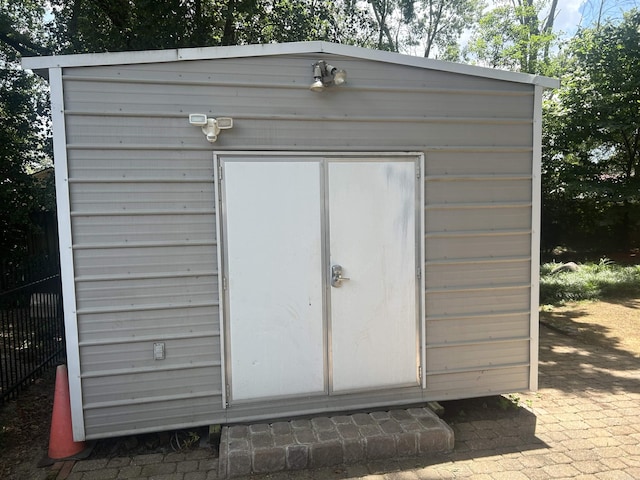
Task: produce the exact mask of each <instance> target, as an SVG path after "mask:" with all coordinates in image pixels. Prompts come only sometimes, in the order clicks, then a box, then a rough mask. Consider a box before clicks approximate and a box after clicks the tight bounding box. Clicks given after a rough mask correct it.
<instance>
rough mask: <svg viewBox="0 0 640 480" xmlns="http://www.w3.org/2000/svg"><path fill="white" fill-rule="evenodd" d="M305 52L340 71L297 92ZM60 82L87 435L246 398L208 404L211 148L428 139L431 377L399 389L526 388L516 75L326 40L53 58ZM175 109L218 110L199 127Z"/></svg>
mask: <svg viewBox="0 0 640 480" xmlns="http://www.w3.org/2000/svg"><path fill="white" fill-rule="evenodd" d="M320 58H325V59H327V60H329V61H331V62H332V63H334V64H336V65H338V66H340V67H341V68H345V69H347V71H348V73H349V80H348V83H347V84H346V85H345V86H344V87H341V88H340V89H332V91H330V92H329V91H328V92H325V93H324V94H322V95H318V94H316V93H313V92H310V91H309V90H308V84H309V83H310V82H311V78H310V73H311V64H312V63H313V62H314V61H316V60H318V59H320ZM256 72H260V74H259V75H256ZM63 81H64V86H65V92H64V97H65V110H66V115H65V120H66V129H67V131H66V133H67V141H68V151H67V154H68V166H69V174H70V178H69V181H70V183H69V185H70V199H71V211H72V227H73V243H74V261H75V265H74V267H75V274H76V276H77V277H76V293H77V298H78V308H79V315H78V331H79V336H80V345H81V347H80V354H81V359H82V364H81V374H82V387H83V395H84V401H85V403H86V407H87V408H86V410H85V428H86V432H87V437H88V438H99V437H105V436H115V435H122V434H126V433H135V432H144V431H153V430H160V429H171V428H182V427H186V426H192V425H203V424H207V423H210V422H213V421H218V422H219V421H221V420H223V419H225V418H227V419H229V418H230V419H233V416H234V415H236V416H237V418H242V417H243V416H245V417H246V416H256V415H257V416H259V415H260V414H259V411H260V406H259V405H257V404H256V405H247V406H246V408H244V409H243V408H236V409H235V410H234V409H232V410H231V411H226V410H225V409H224V408H223V406H222V391H223V388H224V387H223V385H222V370H221V366H220V364H221V360H222V359H221V354H220V351H221V348H222V339H221V337H220V329H221V321H220V308H219V298H218V284H219V281H218V269H219V266H218V265H217V259H216V257H217V248H218V244H217V238H216V231H215V225H216V216H215V212H214V209H215V205H214V204H215V202H214V200H215V199H214V191H213V177H214V175H213V168H212V158H211V157H212V155H211V152H212V150H214V149H215V150H225V149H234V150H254V149H255V150H320V151H322V150H364V151H375V150H386V151H407V150H419V151H425V153H426V162H425V172H424V175H425V192H426V203H425V225H426V237H425V244H426V265H425V278H426V287H427V293H426V306H425V310H426V312H425V313H426V318H425V322H426V339H425V343H426V345H427V346H428V355H427V357H428V358H427V364H426V372H427V375H428V377H427V389H426V391H424V392H418V393H416V392H413V393H412V394H411V395H409V397H410V398H411V399H412V400H418V399H419V397H420V398H421V399H444V398H461V397H468V396H473V395H482V394H490V393H501V392H506V391H514V390H518V389H524V388H526V387H527V385H528V375H529V373H528V372H529V369H528V366H527V362H528V346H527V343H528V341H527V340H526V338H527V336H528V332H529V324H528V322H529V320H528V314H527V312H528V310H529V303H530V302H529V296H530V286H529V278H530V277H529V273H530V270H529V263H528V262H529V261H530V258H531V252H530V248H531V230H532V226H531V210H532V206H531V203H532V201H533V199H532V192H531V186H530V185H531V175H532V171H531V169H532V142H533V128H532V118H533V87H532V86H531V85H525V84H516V83H511V82H504V81H498V80H492V79H487V78H477V77H473V76H469V75H458V74H452V73H447V72H439V71H438V72H436V71H429V70H425V69H419V68H412V67H406V66H399V65H389V64H383V63H380V62H374V61H368V60H356V59H350V58H345V57H332V56H328V55H304V56H300V55H291V56H278V57H258V58H243V59H220V60H214V61H202V60H198V61H188V62H173V63H162V64H145V65H128V66H109V67H86V68H67V69H65V71H64V78H63ZM189 113H206V114H208V115H210V116H231V117H233V118H234V127H233V129H231V130H226V131H224V132H222V133H221V135H220V137H219V139H218V142H217V143H216V144H215V145H211V144H208V143H207V142H206V140H205V139H204V136H203V135H202V133H201V131H200V129H199V128H198V127H194V126H191V125H189V123H188V115H189ZM494 287H497V289H493V288H494ZM507 339H511V340H512V341H504V340H507ZM514 339H517V340H514ZM491 340H500V341H499V342H494V343H483V342H487V341H491ZM157 341H162V342H165V344H166V352H167V358H166V360H153V343H154V342H157ZM465 341H468V342H472V343H471V344H469V345H461V344H460V342H465ZM456 342H457V344H456ZM449 343H450V345H448V344H449ZM515 364H517V365H515ZM460 369H462V370H464V369H469V371H459V370H460ZM443 371H447V373H442V372H443ZM399 393H402V392H400V391H399ZM380 395H381V396H380V398H383V397H384V398H386V397H385V395H386V394H385V395H383V394H382V393H380ZM388 396H389V398H390V395H388ZM367 397H368V396H367V395H365V394H363V395H362V396H361V397H358V395H355V396H354V397H353V398H350V399H349V401H348V402H346V400H344V399H343V400H340V399H339V398H338V397H333V398H329V399H324V400H317V401H316V400H314V401H313V402H315V403H313V402H312V403H313V405H315V406H314V407H313V408H315V409H316V410H317V409H319V408H320V409H321V408H331V406H332V405H333V406H339V405H341V403H340V402H341V401H342V402H343V404H344V405H346V404H347V403H348V404H349V405H350V406H357V405H359V404H362V405H364V404H367V402H368V400H367ZM409 397H407V398H409ZM360 398H361V400H360ZM309 401H311V400H309ZM381 401H382V400H381ZM394 401H396V400H394ZM344 402H346V403H344ZM303 404H304V401H303V400H300V401H299V404H298V405H296V401H292V410H295V411H301V412H302V411H304V408H306V407H304V406H303ZM319 405H322V407H320V406H319ZM274 408H275V410H273V412H276V411H277V412H280V414H283V413H284V414H286V411H287V408H286V405H282V404H279V405H278V406H277V407H274ZM309 408H311V407H309ZM265 412H267V410H265ZM269 412H272V410H269Z"/></svg>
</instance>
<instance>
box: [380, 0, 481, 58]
mask: <svg viewBox="0 0 640 480" xmlns="http://www.w3.org/2000/svg"><path fill="white" fill-rule="evenodd" d="M368 3H369V5H370V6H371V10H372V12H373V15H374V17H375V25H376V29H377V40H376V41H375V48H377V49H379V50H391V51H396V52H397V51H407V50H411V49H413V47H415V48H420V50H421V54H423V55H424V56H425V57H434V56H437V57H438V58H441V59H445V60H458V59H459V56H460V48H459V45H458V40H459V39H460V36H461V35H462V33H463V32H464V31H465V30H466V29H467V28H469V26H470V25H472V24H473V23H474V22H475V21H476V20H477V19H478V18H479V16H480V12H481V10H482V8H483V6H484V5H483V2H482V0H418V1H412V0H368Z"/></svg>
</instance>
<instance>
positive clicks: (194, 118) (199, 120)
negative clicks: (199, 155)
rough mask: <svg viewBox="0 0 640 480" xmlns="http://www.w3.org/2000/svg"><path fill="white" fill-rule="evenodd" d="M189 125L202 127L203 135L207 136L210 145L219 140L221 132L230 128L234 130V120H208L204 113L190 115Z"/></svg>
mask: <svg viewBox="0 0 640 480" xmlns="http://www.w3.org/2000/svg"><path fill="white" fill-rule="evenodd" d="M189 123H190V124H191V125H195V126H197V127H202V133H204V134H205V135H206V137H207V141H208V142H209V143H214V142H215V141H216V140H218V135H219V134H220V130H228V129H229V128H233V118H231V117H218V118H208V117H207V116H206V115H205V114H204V113H191V114H189Z"/></svg>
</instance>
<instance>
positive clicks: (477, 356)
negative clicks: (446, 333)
mask: <svg viewBox="0 0 640 480" xmlns="http://www.w3.org/2000/svg"><path fill="white" fill-rule="evenodd" d="M446 349H447V351H446V353H447V354H446V355H443V348H427V365H429V371H430V372H446V371H447V370H476V369H478V368H479V367H484V368H486V367H487V366H494V365H509V364H514V363H520V364H522V363H526V362H527V361H528V360H529V342H528V339H526V340H513V341H508V342H507V341H505V342H501V343H490V342H487V343H482V344H465V345H457V346H448V347H446Z"/></svg>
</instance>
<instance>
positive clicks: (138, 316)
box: [79, 303, 220, 344]
mask: <svg viewBox="0 0 640 480" xmlns="http://www.w3.org/2000/svg"><path fill="white" fill-rule="evenodd" d="M219 318H220V313H219V310H218V307H217V306H200V307H198V306H195V305H194V304H191V305H190V306H189V307H188V308H185V304H184V303H182V304H179V305H177V306H174V307H173V308H167V307H164V308H161V309H155V310H153V309H148V310H140V311H131V310H128V311H121V312H109V313H92V314H83V315H82V322H81V323H80V325H79V327H80V337H81V338H82V339H83V342H115V341H118V340H120V341H122V342H131V341H135V340H139V339H141V338H145V339H158V340H160V339H165V338H171V337H174V338H179V337H181V336H185V335H201V336H216V335H217V336H219V332H220V321H219ZM214 340H215V342H217V343H218V344H219V343H220V339H219V338H218V339H214Z"/></svg>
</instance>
